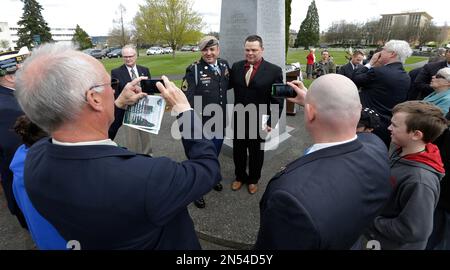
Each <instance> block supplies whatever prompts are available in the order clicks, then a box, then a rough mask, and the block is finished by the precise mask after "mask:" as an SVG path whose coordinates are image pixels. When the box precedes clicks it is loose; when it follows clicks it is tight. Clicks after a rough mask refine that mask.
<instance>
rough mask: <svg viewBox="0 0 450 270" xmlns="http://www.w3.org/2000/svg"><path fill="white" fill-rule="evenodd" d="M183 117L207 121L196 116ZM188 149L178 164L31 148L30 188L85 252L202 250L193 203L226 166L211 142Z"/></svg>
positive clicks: (89, 150)
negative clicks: (221, 166)
mask: <svg viewBox="0 0 450 270" xmlns="http://www.w3.org/2000/svg"><path fill="white" fill-rule="evenodd" d="M183 117H187V118H189V117H190V118H191V121H192V122H191V123H194V120H195V122H196V123H199V122H200V121H201V120H200V119H199V118H198V117H197V116H196V117H195V119H194V113H193V111H188V112H187V113H185V114H184V115H183ZM186 123H187V122H186ZM184 125H185V128H189V129H191V127H190V126H189V127H188V126H186V124H184ZM192 125H193V124H192ZM196 126H198V127H201V124H197V125H196ZM200 133H201V130H200ZM183 144H184V147H185V151H186V154H187V157H188V158H189V160H187V161H183V162H181V163H178V162H175V161H173V160H170V159H168V158H165V157H160V158H151V157H149V156H144V155H137V154H135V153H132V152H129V151H128V150H126V149H123V148H120V147H116V146H107V145H94V146H73V147H72V146H60V145H55V144H52V143H51V141H49V140H48V139H44V140H41V141H40V142H38V143H36V144H34V145H33V146H32V147H31V148H30V150H29V153H28V156H27V160H26V163H25V173H24V178H25V188H26V190H27V193H28V195H29V197H30V200H31V202H32V203H33V206H34V207H35V208H36V210H38V211H39V213H40V214H42V216H43V217H44V218H46V219H47V220H48V221H49V222H50V223H51V224H52V225H53V226H54V227H55V228H56V229H57V230H58V232H59V233H60V234H61V236H62V237H63V238H64V239H71V240H77V241H79V242H80V244H81V248H82V249H107V250H109V249H165V250H167V249H174V250H176V249H182V250H183V249H200V244H199V241H198V239H197V235H196V233H195V230H194V225H193V222H192V219H191V218H190V216H189V213H188V211H187V205H189V204H190V203H191V202H193V201H194V200H196V199H198V198H200V197H201V196H202V195H204V194H206V193H207V192H209V191H210V190H211V189H212V187H213V186H214V185H216V184H217V183H218V181H219V179H220V165H219V162H218V160H217V157H216V150H215V147H214V144H213V143H212V142H211V141H209V140H205V139H202V140H193V139H192V140H188V139H183ZM68 172H70V173H68Z"/></svg>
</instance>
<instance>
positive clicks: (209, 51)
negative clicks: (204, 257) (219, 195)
mask: <svg viewBox="0 0 450 270" xmlns="http://www.w3.org/2000/svg"><path fill="white" fill-rule="evenodd" d="M198 47H199V49H200V51H201V55H202V57H201V58H200V60H198V61H196V62H194V63H193V64H191V65H190V66H189V67H187V69H186V75H185V76H184V80H183V87H182V89H183V90H184V91H185V93H186V96H187V98H188V101H189V103H190V104H191V106H192V107H193V108H194V110H196V111H197V112H198V114H199V115H201V116H202V122H203V125H205V123H206V122H207V121H208V120H210V119H211V118H213V117H214V116H215V112H214V111H213V112H212V113H203V110H204V108H205V107H206V106H207V105H210V104H216V105H218V106H220V107H221V109H222V123H221V125H219V126H217V125H213V126H212V127H211V130H210V131H211V134H212V135H213V138H212V141H213V142H214V146H215V148H216V153H217V156H219V154H220V150H221V148H222V144H223V138H224V133H225V132H224V131H225V127H226V105H227V90H228V89H229V88H230V87H229V77H230V72H229V69H230V67H229V65H228V62H227V61H226V60H223V59H219V54H220V48H219V41H218V40H217V38H216V37H214V36H205V37H204V38H202V39H201V40H200V42H199V44H198ZM217 117H220V116H217ZM214 189H215V190H216V191H221V190H222V189H223V187H222V185H221V184H220V183H218V184H217V185H216V186H215V187H214ZM194 204H195V206H197V207H198V208H204V207H205V206H206V204H205V200H204V199H203V197H202V198H200V199H198V200H196V201H195V202H194Z"/></svg>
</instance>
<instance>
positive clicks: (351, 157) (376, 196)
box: [255, 74, 392, 250]
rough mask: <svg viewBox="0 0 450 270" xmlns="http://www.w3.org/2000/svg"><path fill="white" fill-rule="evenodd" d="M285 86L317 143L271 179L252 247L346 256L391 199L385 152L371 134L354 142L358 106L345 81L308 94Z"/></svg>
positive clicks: (328, 81)
mask: <svg viewBox="0 0 450 270" xmlns="http://www.w3.org/2000/svg"><path fill="white" fill-rule="evenodd" d="M288 84H289V85H291V86H292V87H293V88H294V89H295V91H296V92H297V97H296V98H295V99H289V100H290V101H291V102H295V103H297V104H300V105H304V111H305V127H306V129H307V130H308V132H309V134H310V135H311V138H312V139H313V141H314V144H313V145H312V146H311V147H310V148H308V149H307V151H305V155H304V156H303V157H301V158H299V159H297V160H295V161H293V162H291V163H290V164H289V165H287V166H286V168H284V169H283V170H282V171H280V172H279V173H278V174H276V175H275V176H274V177H273V178H272V180H270V182H269V184H268V186H267V189H266V191H265V192H264V195H263V197H262V199H261V202H260V229H259V233H258V237H257V240H256V245H255V248H256V249H263V250H268V249H269V250H272V249H276V250H280V249H314V250H317V249H349V248H350V247H351V246H352V244H353V243H354V242H355V241H356V240H357V239H358V237H359V235H360V233H361V232H362V231H363V230H364V229H365V228H366V227H368V226H369V225H370V224H371V222H372V221H373V219H374V218H375V217H376V215H377V214H378V212H379V210H380V209H381V208H382V207H383V206H384V204H385V202H386V201H387V199H388V198H389V196H390V193H391V192H392V187H391V185H390V183H389V161H388V152H387V148H386V147H385V146H384V145H383V142H382V141H381V140H380V139H379V138H378V137H377V136H374V135H373V134H370V133H363V134H359V135H358V136H357V135H356V127H357V124H358V120H359V117H360V115H361V103H360V100H359V96H358V89H357V88H356V86H355V84H354V83H353V82H352V81H351V80H350V79H348V78H346V77H344V76H342V75H337V74H328V75H324V76H321V77H320V78H318V79H316V80H315V81H314V82H313V83H312V85H311V87H310V89H309V91H308V92H306V88H304V86H303V84H302V83H301V82H298V81H297V82H295V84H293V83H288ZM369 164H370V165H369Z"/></svg>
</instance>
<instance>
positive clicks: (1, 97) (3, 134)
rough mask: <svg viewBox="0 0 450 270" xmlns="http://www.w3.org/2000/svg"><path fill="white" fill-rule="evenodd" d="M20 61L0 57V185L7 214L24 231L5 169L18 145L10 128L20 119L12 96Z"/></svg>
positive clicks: (12, 54)
mask: <svg viewBox="0 0 450 270" xmlns="http://www.w3.org/2000/svg"><path fill="white" fill-rule="evenodd" d="M23 57H24V56H23V55H19V52H18V51H11V52H6V53H1V54H0V176H1V178H0V179H1V181H0V182H1V184H2V187H3V190H4V193H5V197H6V200H7V202H8V208H9V211H10V212H11V214H13V215H16V216H17V219H18V220H19V223H20V225H22V227H24V228H26V227H27V226H26V222H25V219H24V217H23V214H22V212H21V211H20V209H19V207H18V206H17V202H16V200H15V199H14V195H13V190H12V181H13V173H12V172H11V170H10V169H9V164H10V163H11V160H12V158H13V156H14V153H15V152H16V150H17V148H18V147H19V146H20V145H21V144H22V142H21V140H20V137H19V136H18V135H17V134H16V133H15V132H14V129H13V126H14V123H15V122H16V119H17V117H19V116H21V115H23V112H22V109H21V108H20V106H19V104H18V103H17V100H16V98H15V96H14V91H15V86H16V75H15V73H16V70H17V69H18V68H19V64H20V62H22V60H23Z"/></svg>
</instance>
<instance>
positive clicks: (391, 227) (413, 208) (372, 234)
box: [365, 144, 444, 249]
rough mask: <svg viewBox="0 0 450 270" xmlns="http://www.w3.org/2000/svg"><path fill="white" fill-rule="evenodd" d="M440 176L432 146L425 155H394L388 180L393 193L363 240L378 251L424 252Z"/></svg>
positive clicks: (430, 145)
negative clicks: (375, 245)
mask: <svg viewBox="0 0 450 270" xmlns="http://www.w3.org/2000/svg"><path fill="white" fill-rule="evenodd" d="M443 176H444V174H443V167H442V162H441V160H440V155H439V152H438V150H437V147H436V146H435V145H432V144H428V145H427V148H426V151H425V152H422V153H419V154H413V155H407V156H405V157H400V156H399V151H395V152H394V153H393V155H392V156H391V179H390V180H391V184H392V185H394V187H395V190H394V192H393V194H392V196H391V198H390V199H389V201H388V202H387V204H386V206H385V208H384V209H383V211H382V212H381V214H380V215H379V216H378V217H376V218H375V220H374V223H373V225H372V227H371V228H370V229H369V230H368V232H367V233H366V234H365V236H366V237H367V238H369V240H372V239H375V240H378V241H379V242H380V244H381V249H425V247H426V245H427V241H428V237H429V236H430V234H431V232H432V231H433V213H434V209H435V208H436V205H437V202H438V199H439V192H440V187H439V181H440V179H442V177H443Z"/></svg>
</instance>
